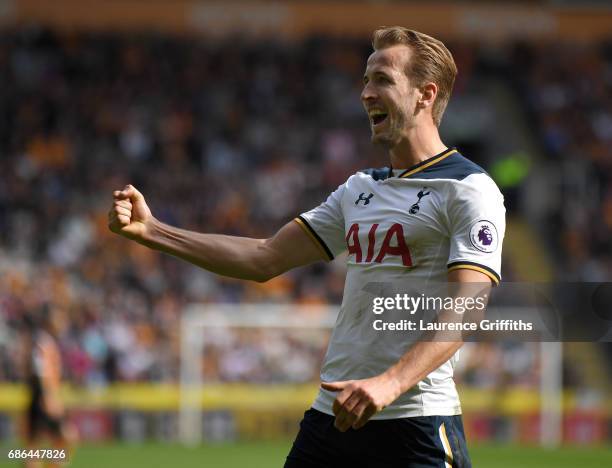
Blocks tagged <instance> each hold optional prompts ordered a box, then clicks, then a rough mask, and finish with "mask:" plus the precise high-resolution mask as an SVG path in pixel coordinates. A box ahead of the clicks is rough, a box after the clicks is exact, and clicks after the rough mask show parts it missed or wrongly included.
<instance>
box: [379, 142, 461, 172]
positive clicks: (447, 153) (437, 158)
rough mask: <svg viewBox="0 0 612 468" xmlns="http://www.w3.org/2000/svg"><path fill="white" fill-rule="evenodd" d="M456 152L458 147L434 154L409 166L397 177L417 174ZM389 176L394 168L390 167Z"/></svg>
mask: <svg viewBox="0 0 612 468" xmlns="http://www.w3.org/2000/svg"><path fill="white" fill-rule="evenodd" d="M456 152H457V148H447V149H445V150H444V151H442V152H441V153H438V154H436V155H435V156H432V157H431V158H427V159H426V160H425V161H421V162H420V163H418V164H415V165H414V166H412V167H409V168H408V169H406V170H405V171H404V172H402V173H401V174H399V175H398V176H397V177H398V178H406V177H410V176H411V175H413V174H416V173H417V172H421V171H424V170H425V169H427V168H428V167H431V166H433V165H434V164H437V163H439V162H440V161H443V160H444V159H446V158H448V157H449V156H450V155H451V154H454V153H456ZM389 176H390V177H392V176H393V168H390V170H389Z"/></svg>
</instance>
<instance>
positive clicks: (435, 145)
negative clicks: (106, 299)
mask: <svg viewBox="0 0 612 468" xmlns="http://www.w3.org/2000/svg"><path fill="white" fill-rule="evenodd" d="M446 148H447V146H446V145H445V144H444V143H443V142H442V140H441V139H440V134H439V133H438V128H437V127H435V126H434V125H427V126H416V127H413V128H412V129H411V130H410V131H409V134H408V136H407V137H406V138H405V139H403V140H402V141H401V142H400V143H398V144H397V145H395V146H394V147H393V148H391V149H390V150H389V157H390V159H391V166H392V167H393V168H394V169H408V168H410V167H412V166H414V165H415V164H418V163H420V162H421V161H425V160H426V159H428V158H431V157H432V156H435V155H436V154H439V153H441V152H443V151H444V150H445V149H446Z"/></svg>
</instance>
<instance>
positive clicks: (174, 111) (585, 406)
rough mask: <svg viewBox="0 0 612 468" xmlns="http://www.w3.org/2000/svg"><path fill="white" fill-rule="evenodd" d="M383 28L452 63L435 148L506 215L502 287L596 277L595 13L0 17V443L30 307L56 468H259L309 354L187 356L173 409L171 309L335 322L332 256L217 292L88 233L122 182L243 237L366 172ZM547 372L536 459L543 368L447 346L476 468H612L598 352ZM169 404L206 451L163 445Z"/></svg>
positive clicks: (23, 395)
mask: <svg viewBox="0 0 612 468" xmlns="http://www.w3.org/2000/svg"><path fill="white" fill-rule="evenodd" d="M383 24H384V25H389V24H401V25H404V26H408V27H411V28H413V29H418V30H421V31H423V32H426V33H430V34H432V35H435V36H437V37H440V38H441V39H443V40H444V41H445V42H446V43H447V44H448V45H449V47H450V49H451V50H452V52H453V54H454V56H455V60H456V62H457V64H458V67H459V71H460V74H459V77H458V81H457V83H456V85H455V91H454V97H453V98H452V99H451V102H450V106H449V108H448V110H447V112H446V115H445V118H444V120H443V125H442V133H443V136H444V139H445V141H446V142H447V143H448V144H450V145H453V146H457V147H459V148H460V150H461V151H462V152H463V153H464V154H465V155H467V156H468V157H470V158H471V159H473V160H474V161H475V162H477V163H479V164H481V165H482V166H484V167H485V168H486V169H487V170H488V171H489V172H490V173H491V174H492V176H493V177H494V178H495V179H496V181H497V183H498V184H499V186H500V188H501V189H502V191H503V192H504V194H505V196H506V206H507V209H508V221H509V223H508V230H507V238H506V242H505V245H504V256H505V260H504V279H505V280H506V281H553V280H558V281H609V280H610V277H611V276H612V249H611V247H612V245H611V243H612V150H611V148H612V7H611V6H610V4H609V2H603V1H602V2H590V3H589V4H587V5H585V4H584V2H578V1H576V2H572V1H522V2H496V3H495V5H494V6H493V5H490V4H488V3H487V2H479V3H469V2H453V3H439V2H400V1H362V2H358V1H357V2H351V1H348V0H347V1H338V2H315V1H289V2H248V1H242V2H240V1H225V2H196V1H190V0H180V1H179V0H177V1H162V0H156V1H144V0H121V1H119V0H113V1H104V2H102V1H85V0H81V1H78V0H55V1H54V2H48V1H45V0H9V1H2V2H0V446H2V447H20V445H19V444H20V440H21V436H22V433H23V409H24V407H25V405H26V403H27V398H28V395H27V392H26V391H25V387H24V385H23V380H24V373H23V372H24V370H23V369H24V366H23V361H24V359H25V358H26V356H24V345H23V343H24V341H25V340H24V333H25V330H24V328H23V318H24V316H26V315H28V314H32V313H37V311H39V310H40V309H41V308H43V307H48V308H49V310H51V311H52V313H53V314H54V316H56V317H57V318H59V323H60V344H61V351H62V357H63V363H64V378H65V386H64V388H63V394H64V398H65V401H66V404H67V407H68V414H69V417H70V419H71V420H72V421H73V422H74V423H75V424H76V426H77V427H78V429H79V433H80V437H81V440H82V445H83V447H82V448H81V449H79V451H78V452H77V454H76V456H75V461H74V466H88V467H89V466H91V467H94V466H109V465H110V464H111V463H112V464H113V466H115V467H116V468H119V467H121V466H130V467H133V466H151V465H153V466H166V465H170V464H172V463H175V464H176V463H179V464H180V465H181V466H192V465H193V466H196V464H197V466H219V467H225V466H227V467H230V466H247V465H248V466H266V467H267V466H281V465H282V463H283V460H284V456H285V454H286V450H287V448H288V446H289V443H290V440H291V437H293V436H294V435H295V433H296V431H297V422H298V421H299V419H300V417H301V414H302V412H303V411H304V410H305V409H306V408H307V407H308V405H309V404H310V402H311V400H312V397H313V396H314V394H315V392H316V388H317V386H318V382H319V380H318V371H319V364H320V361H321V359H322V355H323V352H324V349H325V344H326V332H325V331H324V330H313V329H300V328H291V329H289V328H283V327H275V328H272V327H269V328H266V327H263V328H251V327H247V326H243V327H237V328H223V329H219V330H216V331H215V333H212V334H210V333H209V334H208V335H207V337H208V339H207V340H206V341H205V345H204V348H203V352H202V353H201V354H198V355H197V356H191V360H190V362H191V365H195V366H196V367H197V369H198V372H200V375H201V376H202V385H200V386H192V387H191V394H190V396H189V402H190V403H189V404H190V405H191V406H189V407H185V406H184V405H185V397H184V393H183V398H181V395H182V394H181V389H180V385H179V382H180V369H181V362H180V361H181V359H180V357H181V347H184V346H185V340H182V339H181V318H182V317H183V316H184V314H185V311H186V310H187V309H188V308H189V307H190V306H192V305H193V304H200V308H203V309H204V310H207V308H208V309H214V308H215V307H216V305H217V304H235V305H239V304H245V303H259V304H296V305H311V306H313V309H312V310H313V311H316V310H318V309H316V308H315V307H314V306H324V305H335V304H338V303H339V302H340V299H341V295H342V288H343V281H344V266H343V259H339V260H337V261H335V262H333V263H332V264H330V265H315V266H312V267H308V268H303V269H300V270H297V271H293V272H290V273H288V274H285V275H283V276H282V277H279V278H277V279H274V280H272V281H270V282H268V283H265V284H257V283H246V282H238V281H232V280H227V279H223V278H219V277H215V276H213V275H210V274H207V273H206V272H203V271H200V270H197V269H195V268H193V267H190V266H189V265H187V264H184V263H181V262H179V261H178V260H175V259H173V258H170V257H165V256H162V255H158V254H155V253H152V252H150V251H148V250H146V249H144V248H142V247H139V246H136V245H133V244H132V243H129V242H126V241H124V240H121V239H119V238H116V236H113V235H111V234H110V232H109V231H108V230H107V227H106V212H107V209H108V207H109V203H110V199H111V195H110V194H111V192H112V190H113V189H116V188H117V187H122V186H123V185H125V184H126V183H128V182H130V183H133V184H134V185H136V186H137V187H139V189H140V190H141V191H142V192H143V193H144V194H145V195H146V197H147V199H148V201H149V203H150V205H151V207H152V209H153V212H154V213H155V214H156V215H157V216H158V217H160V218H161V219H163V220H164V221H166V222H168V223H172V224H175V225H179V226H181V227H185V228H189V229H195V230H200V231H207V232H222V233H228V234H235V235H244V236H254V237H265V236H268V235H269V234H271V233H272V232H273V231H274V229H275V228H276V227H278V226H281V225H282V224H283V223H285V222H286V221H288V220H290V219H291V218H292V217H293V216H294V215H295V214H297V213H300V212H301V211H303V210H305V209H308V208H310V207H312V206H315V205H316V204H318V203H319V202H320V201H321V200H323V199H324V197H325V196H326V195H327V194H328V193H329V192H330V191H331V190H332V189H333V188H335V187H336V186H337V185H338V184H340V183H341V182H343V181H344V180H345V179H346V177H347V176H348V175H349V174H351V173H352V172H354V171H356V170H359V169H362V168H367V167H380V166H383V165H385V164H386V160H385V157H384V155H383V154H381V153H379V152H377V151H376V150H375V149H374V148H373V147H372V146H371V145H370V142H369V130H368V126H367V119H366V117H365V114H364V112H363V110H362V109H361V106H360V102H359V92H360V87H361V76H362V73H363V70H364V63H365V59H366V57H367V56H368V54H369V51H370V44H369V36H370V33H371V31H372V30H373V29H374V28H375V27H376V26H379V25H383ZM306 315H307V316H306V317H305V318H304V320H305V321H308V320H317V318H316V317H315V315H316V312H312V314H311V315H310V316H308V314H306ZM245 320H247V319H246V318H245ZM321 320H323V319H321ZM560 349H562V367H561V369H562V373H561V378H562V390H563V392H562V399H561V412H560V413H559V417H560V419H559V425H558V428H559V432H558V434H557V435H558V437H556V436H555V435H554V434H553V436H552V437H549V438H544V440H543V439H542V437H543V436H542V430H541V426H542V424H541V422H542V421H541V414H542V412H541V409H542V403H543V399H542V398H541V394H540V390H541V381H542V375H543V374H542V360H543V356H542V347H541V345H540V344H536V343H512V344H511V343H495V344H491V343H468V344H466V345H465V348H464V352H463V354H462V358H461V361H460V368H459V369H458V372H457V374H458V375H457V382H458V385H459V387H460V393H461V395H462V401H463V408H464V413H465V416H464V418H465V424H466V430H467V434H468V440H469V441H470V442H471V445H472V446H473V449H472V452H473V456H474V461H475V466H487V467H505V466H508V467H510V466H513V467H514V466H517V465H521V466H525V467H530V466H534V467H543V466H557V467H558V466H576V465H580V466H585V467H586V466H589V467H591V466H592V467H599V466H605V465H607V466H612V458H611V455H610V453H611V451H610V444H611V442H612V402H611V399H610V388H611V387H610V386H611V379H610V374H611V371H612V348H611V347H610V346H609V344H595V343H564V344H563V345H562V346H561V347H560ZM544 357H545V356H544ZM194 388H195V390H194ZM183 390H184V389H183ZM194 392H195V393H194ZM182 405H183V406H182ZM181 407H183V410H184V411H185V409H186V408H188V410H189V412H191V414H196V418H197V419H198V421H199V422H200V423H201V424H199V425H196V426H195V427H199V431H201V432H200V433H199V434H197V435H196V436H195V437H193V438H191V439H192V440H199V439H200V438H201V439H202V440H204V441H205V442H206V444H205V445H203V446H198V447H196V448H194V447H191V448H182V447H180V446H179V445H177V444H178V443H179V442H181V433H182V432H181V430H179V427H180V424H179V421H180V414H181ZM183 435H185V434H184V431H183ZM187 438H188V439H189V437H187ZM541 442H545V444H544V445H548V446H549V447H548V449H547V450H546V451H544V450H543V449H540V448H538V447H537V446H538V445H540V443H541ZM100 444H102V445H100ZM211 444H212V445H211ZM580 447H583V448H580ZM245 460H247V461H245ZM3 461H5V460H2V461H0V464H1V463H2V462H3Z"/></svg>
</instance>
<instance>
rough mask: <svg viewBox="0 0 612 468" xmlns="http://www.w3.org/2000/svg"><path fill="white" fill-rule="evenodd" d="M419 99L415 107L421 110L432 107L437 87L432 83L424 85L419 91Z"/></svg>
mask: <svg viewBox="0 0 612 468" xmlns="http://www.w3.org/2000/svg"><path fill="white" fill-rule="evenodd" d="M419 91H420V94H421V97H420V98H419V100H418V101H417V105H418V106H419V107H421V108H423V109H424V108H426V107H431V106H433V103H434V101H435V100H436V96H437V95H438V85H437V84H435V83H432V82H429V83H426V84H425V85H424V86H422V87H421V88H420V89H419Z"/></svg>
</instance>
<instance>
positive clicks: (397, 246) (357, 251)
mask: <svg viewBox="0 0 612 468" xmlns="http://www.w3.org/2000/svg"><path fill="white" fill-rule="evenodd" d="M359 229H360V227H359V224H357V223H353V224H352V225H351V227H350V228H349V230H348V233H347V234H346V247H347V249H348V253H349V255H354V256H355V262H356V263H372V262H374V263H382V262H383V261H384V259H385V257H386V256H388V255H392V256H396V257H400V258H401V259H402V264H403V265H404V266H407V267H410V266H412V257H411V256H410V249H409V248H408V245H407V244H406V240H405V238H404V228H403V227H402V225H401V224H398V223H395V224H393V225H391V226H390V227H389V229H388V230H387V231H386V232H385V237H384V239H383V241H382V244H381V245H380V248H379V249H376V234H377V231H378V229H379V224H378V223H377V224H372V225H371V226H369V227H368V226H362V229H368V238H367V245H365V246H364V247H365V250H364V248H363V247H362V245H361V241H360V240H359ZM381 229H383V228H381Z"/></svg>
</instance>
